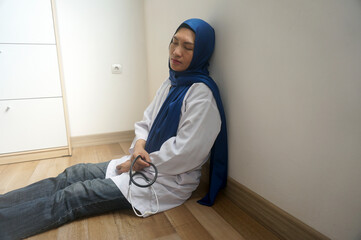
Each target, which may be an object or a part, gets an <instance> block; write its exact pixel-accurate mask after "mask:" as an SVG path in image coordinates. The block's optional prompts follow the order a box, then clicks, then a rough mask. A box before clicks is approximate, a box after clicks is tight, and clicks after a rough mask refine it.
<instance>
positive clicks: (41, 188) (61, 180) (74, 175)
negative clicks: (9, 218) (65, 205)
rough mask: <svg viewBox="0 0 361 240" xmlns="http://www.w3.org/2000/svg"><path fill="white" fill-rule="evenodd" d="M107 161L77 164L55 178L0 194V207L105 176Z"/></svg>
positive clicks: (43, 195)
mask: <svg viewBox="0 0 361 240" xmlns="http://www.w3.org/2000/svg"><path fill="white" fill-rule="evenodd" d="M108 164H109V162H103V163H97V164H91V163H87V164H77V165H74V166H71V167H69V168H67V169H65V170H64V172H62V173H61V174H59V175H58V176H57V177H55V178H47V179H44V180H41V181H39V182H36V183H33V184H31V185H29V186H27V187H24V188H20V189H17V190H14V191H11V192H8V193H6V194H3V195H0V209H1V208H5V207H10V206H14V205H16V204H21V203H23V202H27V201H32V200H34V199H37V198H42V197H46V196H49V195H52V194H54V193H55V192H56V191H58V190H59V189H63V188H65V187H67V186H69V185H70V184H72V183H76V182H78V181H85V180H91V179H96V178H105V173H106V168H107V166H108Z"/></svg>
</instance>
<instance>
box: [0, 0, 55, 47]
mask: <svg viewBox="0 0 361 240" xmlns="http://www.w3.org/2000/svg"><path fill="white" fill-rule="evenodd" d="M0 42H1V43H51V44H55V35H54V27H53V16H52V11H51V1H50V0H0Z"/></svg>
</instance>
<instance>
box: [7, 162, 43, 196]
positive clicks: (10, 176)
mask: <svg viewBox="0 0 361 240" xmlns="http://www.w3.org/2000/svg"><path fill="white" fill-rule="evenodd" d="M37 164H38V162H37V161H33V162H24V163H22V164H10V165H7V166H8V167H7V168H6V169H5V171H4V172H3V173H2V174H1V175H2V177H3V181H2V182H1V189H0V191H1V192H3V193H5V192H9V191H12V190H14V189H18V188H21V187H24V186H26V185H27V183H28V181H29V178H30V177H31V175H32V174H33V172H34V170H35V168H36V165H37Z"/></svg>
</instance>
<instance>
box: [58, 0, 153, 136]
mask: <svg viewBox="0 0 361 240" xmlns="http://www.w3.org/2000/svg"><path fill="white" fill-rule="evenodd" d="M55 2H56V9H57V15H58V25H59V35H60V46H61V53H62V59H63V70H64V71H63V72H64V81H65V90H66V98H67V105H68V112H69V122H70V131H71V136H72V137H74V136H82V135H91V134H98V133H107V132H117V131H126V130H131V129H134V127H133V124H134V122H135V121H138V120H140V119H141V118H142V113H143V110H144V108H145V107H146V105H147V103H148V102H147V101H148V86H147V79H146V74H147V72H146V50H145V28H144V3H143V1H142V0H106V1H96V0H56V1H55ZM113 63H120V64H122V66H123V73H122V74H112V73H111V65H112V64H113Z"/></svg>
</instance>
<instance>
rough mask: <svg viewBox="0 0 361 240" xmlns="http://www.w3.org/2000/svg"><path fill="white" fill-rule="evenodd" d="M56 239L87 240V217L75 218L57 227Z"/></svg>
mask: <svg viewBox="0 0 361 240" xmlns="http://www.w3.org/2000/svg"><path fill="white" fill-rule="evenodd" d="M57 239H58V240H68V239H76V240H88V239H89V235H88V222H87V219H81V220H77V221H74V222H71V223H68V224H65V225H63V226H61V227H59V228H58V231H57Z"/></svg>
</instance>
